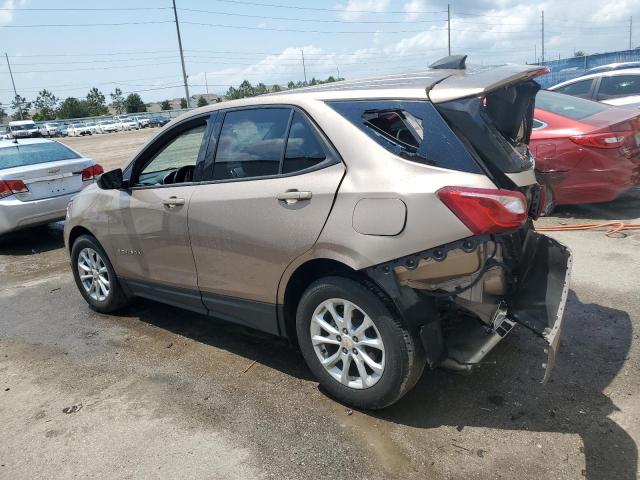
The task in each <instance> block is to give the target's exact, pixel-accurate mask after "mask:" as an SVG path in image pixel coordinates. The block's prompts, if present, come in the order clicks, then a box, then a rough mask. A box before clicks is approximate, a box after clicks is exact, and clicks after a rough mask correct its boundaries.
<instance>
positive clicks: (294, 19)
mask: <svg viewBox="0 0 640 480" xmlns="http://www.w3.org/2000/svg"><path fill="white" fill-rule="evenodd" d="M178 10H180V11H183V12H195V13H209V14H213V15H226V16H232V17H245V18H258V19H261V20H285V21H292V22H313V23H351V24H358V23H363V24H372V23H374V24H375V23H402V24H404V23H441V22H442V21H443V20H339V19H333V18H332V19H316V18H293V17H272V16H265V15H249V14H245V13H231V12H215V11H212V10H199V9H195V8H179V9H178Z"/></svg>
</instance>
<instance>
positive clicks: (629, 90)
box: [549, 68, 640, 107]
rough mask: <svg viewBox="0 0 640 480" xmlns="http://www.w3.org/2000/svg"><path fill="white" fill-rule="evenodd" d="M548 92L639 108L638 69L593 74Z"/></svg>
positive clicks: (569, 81)
mask: <svg viewBox="0 0 640 480" xmlns="http://www.w3.org/2000/svg"><path fill="white" fill-rule="evenodd" d="M549 90H551V91H553V92H558V93H564V94H565V95H573V96H574V97H580V98H586V99H589V100H596V101H598V102H603V103H608V104H609V105H618V106H620V107H640V68H628V69H623V70H612V71H607V72H600V73H593V74H590V75H584V76H582V77H578V78H574V79H573V80H567V81H566V82H562V83H559V84H557V85H554V86H553V87H550V88H549Z"/></svg>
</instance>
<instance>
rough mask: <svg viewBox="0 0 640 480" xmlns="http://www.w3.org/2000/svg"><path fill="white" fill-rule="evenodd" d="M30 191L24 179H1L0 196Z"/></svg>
mask: <svg viewBox="0 0 640 480" xmlns="http://www.w3.org/2000/svg"><path fill="white" fill-rule="evenodd" d="M28 191H29V189H28V188H27V186H26V185H25V184H24V182H23V181H22V180H0V198H4V197H8V196H9V195H13V194H14V193H25V192H28Z"/></svg>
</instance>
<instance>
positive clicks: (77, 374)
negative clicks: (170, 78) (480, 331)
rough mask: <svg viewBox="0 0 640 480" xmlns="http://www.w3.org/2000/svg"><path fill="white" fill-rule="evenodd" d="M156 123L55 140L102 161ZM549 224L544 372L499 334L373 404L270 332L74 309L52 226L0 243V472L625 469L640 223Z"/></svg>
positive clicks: (633, 450)
mask: <svg viewBox="0 0 640 480" xmlns="http://www.w3.org/2000/svg"><path fill="white" fill-rule="evenodd" d="M155 132H157V130H155V131H154V130H141V131H137V132H125V133H118V134H112V135H105V136H96V137H88V138H72V139H65V140H64V141H65V143H68V144H69V145H72V146H73V147H74V148H76V149H78V150H80V151H81V152H83V153H84V154H86V155H87V156H90V157H92V158H94V159H96V160H97V161H99V162H101V163H103V164H104V165H105V167H106V168H107V169H108V168H114V167H117V166H121V165H122V164H124V162H125V161H126V159H127V158H129V157H130V156H131V155H132V153H133V151H135V149H136V148H137V147H138V146H139V145H140V144H142V143H143V142H144V141H145V140H146V139H147V138H148V137H149V136H150V135H152V134H153V133H155ZM115 139H117V140H118V141H115ZM639 207H640V195H639V194H637V193H636V194H631V195H628V196H626V197H624V198H623V199H620V200H619V201H618V202H615V203H614V204H612V205H609V206H600V207H581V208H577V207H574V208H565V209H561V210H559V211H558V212H557V214H556V216H554V217H551V218H548V219H545V220H544V221H542V222H541V223H543V224H548V225H554V224H558V223H560V222H565V223H575V222H580V223H582V222H587V221H591V220H594V219H597V220H600V219H627V220H628V219H632V218H636V217H637V216H638V212H640V208H639ZM553 235H554V236H555V237H556V238H558V239H559V240H561V241H563V242H565V243H567V244H568V245H569V246H570V247H571V248H572V249H573V252H574V255H575V263H574V273H573V280H572V286H571V287H572V288H571V293H570V297H569V302H568V306H567V310H566V317H565V329H564V332H563V339H562V345H561V350H560V354H559V358H558V362H557V366H556V370H555V372H554V375H553V378H552V381H551V382H550V383H549V384H547V385H541V384H540V383H539V379H540V378H541V374H542V370H541V369H540V367H539V365H540V362H541V361H542V360H541V358H542V348H543V345H542V344H541V343H540V342H539V341H538V340H536V339H535V338H534V337H532V336H531V334H529V333H528V332H527V331H526V330H524V329H515V331H514V333H513V334H512V335H511V336H510V337H509V338H508V339H507V340H506V341H505V342H503V343H502V344H501V345H499V346H498V347H497V348H496V350H494V351H493V352H492V353H491V354H490V356H489V357H488V358H487V361H488V363H487V365H486V366H484V367H483V368H481V369H479V370H477V371H476V372H475V373H474V374H473V375H471V376H455V375H451V374H449V373H446V372H442V371H433V372H428V373H426V374H425V375H424V377H423V378H422V380H421V381H420V382H419V384H418V386H417V387H416V388H415V390H414V391H412V392H411V393H410V394H409V395H408V396H407V397H405V398H404V399H403V400H402V401H401V402H399V403H398V404H396V405H395V406H393V407H391V408H389V409H386V410H384V411H381V412H359V411H351V410H349V409H348V408H346V407H345V406H343V405H340V404H338V403H336V402H334V401H333V400H331V399H330V398H328V397H327V396H326V395H325V394H324V393H323V392H322V391H321V390H320V389H319V388H318V385H317V383H316V382H315V381H314V380H313V378H311V376H310V373H309V371H308V370H307V368H306V367H305V366H304V363H303V361H302V358H301V357H300V355H299V354H298V353H297V352H296V351H294V350H292V349H291V348H289V347H288V346H287V344H286V343H284V342H283V341H281V340H279V339H275V338H272V337H269V336H266V335H263V334H261V333H257V332H253V331H250V330H247V329H244V328H241V327H237V326H233V325H229V324H225V323H223V322H219V321H216V320H213V319H210V318H206V317H203V316H199V315H196V314H192V313H189V312H185V311H181V310H178V309H175V308H172V307H168V306H164V305H160V304H157V303H153V302H150V301H142V300H140V301H138V302H136V303H135V304H134V305H133V306H131V307H130V308H129V309H128V310H126V311H124V312H122V313H121V314H119V315H110V316H107V315H100V314H97V313H95V312H92V311H91V310H89V309H88V307H87V306H86V304H85V302H84V301H83V300H82V298H81V296H80V294H79V293H78V292H77V290H76V287H75V284H74V283H73V280H72V277H71V274H70V273H69V267H68V264H67V257H66V253H65V252H64V249H63V244H62V231H61V225H60V224H54V225H51V226H48V227H39V228H36V229H32V230H26V231H23V232H18V233H15V234H11V235H8V236H5V237H3V238H0V279H1V280H0V425H2V428H1V430H0V478H7V479H23V478H24V479H26V478H29V479H31V478H47V479H67V478H74V477H90V478H104V477H109V478H167V477H173V478H194V479H196V478H197V479H203V478H214V479H217V478H220V479H222V478H224V479H227V478H242V479H249V478H271V477H275V478H310V477H314V478H332V479H334V480H335V479H337V478H350V479H355V478H371V479H378V478H379V479H382V478H402V479H454V478H467V479H487V478H491V479H493V478H496V479H497V478H505V479H510V478H518V479H539V478H556V479H576V478H588V479H622V480H626V479H634V478H637V475H638V442H640V376H639V372H640V368H639V362H640V351H639V349H638V332H639V331H640V299H639V295H638V281H639V280H640V255H639V254H638V248H639V247H640V233H633V232H629V233H628V234H627V235H626V236H625V237H622V238H608V237H606V236H605V235H604V234H603V233H601V232H593V231H590V232H572V233H565V232H562V233H554V234H553ZM254 362H255V363H254ZM492 362H495V364H493V363H492Z"/></svg>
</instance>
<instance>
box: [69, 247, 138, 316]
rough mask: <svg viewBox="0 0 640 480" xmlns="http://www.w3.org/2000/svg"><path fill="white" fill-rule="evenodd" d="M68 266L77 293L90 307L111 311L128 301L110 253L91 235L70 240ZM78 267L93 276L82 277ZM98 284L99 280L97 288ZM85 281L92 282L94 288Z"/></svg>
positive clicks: (99, 310)
mask: <svg viewBox="0 0 640 480" xmlns="http://www.w3.org/2000/svg"><path fill="white" fill-rule="evenodd" d="M80 264H83V266H81V265H80ZM87 267H89V268H92V267H94V268H92V271H90V270H87ZM71 270H72V271H73V278H74V279H75V281H76V286H77V287H78V290H79V291H80V294H81V295H82V296H83V297H84V299H85V300H86V302H87V303H88V304H89V307H91V309H93V310H95V311H96V312H100V313H110V312H114V311H116V310H118V309H120V308H123V307H125V306H126V305H128V304H130V303H131V301H132V299H133V298H132V297H131V296H130V295H128V294H127V293H126V292H125V291H124V289H123V288H122V285H121V284H120V281H119V280H118V277H117V275H116V273H115V271H114V269H113V265H111V261H110V260H109V257H108V256H107V254H106V253H105V251H104V249H103V248H102V246H101V245H100V243H99V242H98V241H97V240H96V239H95V238H94V237H92V236H90V235H81V236H80V237H78V238H77V239H76V241H75V242H74V243H73V247H72V248H71ZM80 271H83V272H87V273H86V275H93V278H85V279H83V278H81V277H80ZM96 272H97V273H96ZM98 277H99V279H98ZM105 280H106V282H107V285H108V289H107V291H106V294H105V289H104V288H103V287H104V285H105ZM100 284H102V288H100ZM88 285H95V290H94V289H91V288H90V287H89V286H88Z"/></svg>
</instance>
